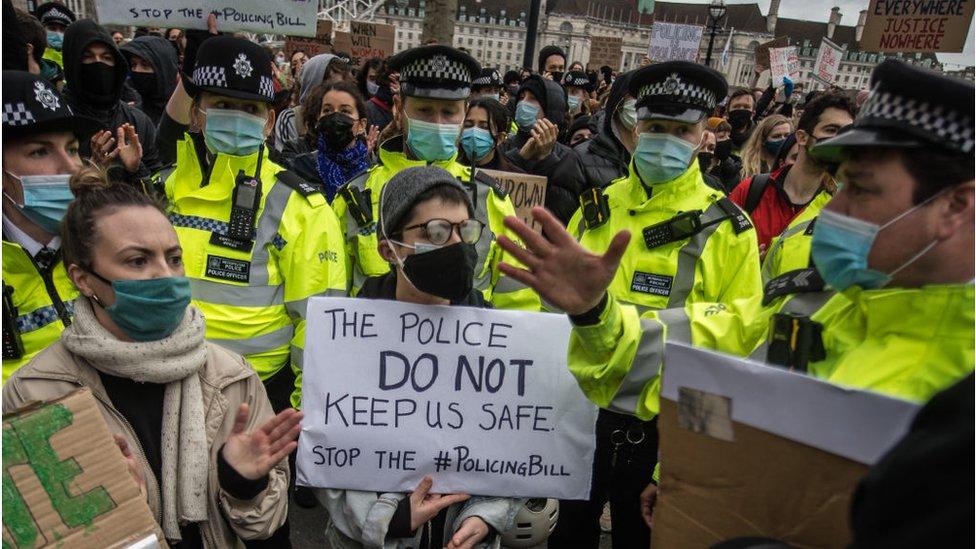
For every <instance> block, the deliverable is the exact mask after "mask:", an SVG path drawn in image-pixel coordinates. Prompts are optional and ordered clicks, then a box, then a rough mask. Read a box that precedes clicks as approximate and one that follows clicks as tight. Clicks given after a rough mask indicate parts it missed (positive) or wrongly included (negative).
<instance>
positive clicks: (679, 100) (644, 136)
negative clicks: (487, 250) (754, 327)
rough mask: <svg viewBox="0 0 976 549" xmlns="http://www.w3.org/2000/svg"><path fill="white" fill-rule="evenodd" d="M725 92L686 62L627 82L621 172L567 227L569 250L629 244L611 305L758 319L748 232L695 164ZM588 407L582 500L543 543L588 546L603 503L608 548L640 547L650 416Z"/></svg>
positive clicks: (651, 69) (592, 194)
mask: <svg viewBox="0 0 976 549" xmlns="http://www.w3.org/2000/svg"><path fill="white" fill-rule="evenodd" d="M726 91H727V86H726V83H725V79H724V78H723V77H722V76H721V75H720V74H719V73H718V72H716V71H714V70H713V69H711V68H708V67H705V66H702V65H698V64H695V63H688V62H684V61H671V62H666V63H659V64H656V65H651V66H648V67H645V68H643V69H640V70H638V71H637V72H635V73H634V74H633V77H632V79H631V81H630V90H629V93H630V95H631V96H632V97H635V98H636V100H637V103H636V107H637V120H638V122H637V125H636V126H635V130H634V131H635V137H636V140H637V146H636V149H635V151H634V154H633V158H632V160H631V163H630V168H629V172H628V174H627V175H626V176H625V177H622V178H620V179H618V180H616V181H614V182H612V183H611V184H610V185H609V186H607V187H606V188H605V189H600V188H593V189H590V190H589V191H588V192H586V193H584V195H583V196H582V205H583V207H582V210H580V211H577V213H576V215H575V216H574V217H573V219H572V220H571V221H570V224H569V227H570V230H571V231H573V232H574V235H573V236H574V237H575V238H576V239H578V240H579V242H580V244H581V245H582V246H583V247H584V248H587V249H590V250H596V251H602V250H604V249H606V248H607V245H608V244H609V243H610V242H611V240H612V239H613V238H614V235H616V234H617V233H618V232H619V231H621V230H630V231H631V232H632V233H634V234H635V235H637V238H634V239H632V240H631V241H630V244H629V245H628V247H627V249H626V252H625V253H624V255H623V259H622V261H621V263H620V266H619V269H617V270H616V272H615V274H614V276H613V279H612V281H611V282H610V284H609V288H608V292H609V294H610V295H611V296H612V297H613V299H614V300H615V301H618V302H622V303H629V304H632V305H636V306H637V310H641V311H647V310H657V309H672V310H676V311H681V310H683V309H684V308H685V307H688V306H690V305H692V304H695V303H699V302H732V301H739V302H741V304H742V306H743V307H745V308H746V309H749V308H750V307H752V306H754V307H755V308H758V304H759V298H760V296H761V292H762V287H761V284H760V277H759V253H758V250H757V248H756V233H755V230H754V229H753V228H752V225H751V224H750V222H749V220H748V218H747V217H746V216H745V215H744V214H743V213H742V212H741V211H740V210H739V209H738V207H736V206H735V205H734V204H733V203H732V202H731V201H730V200H729V199H727V198H726V197H725V195H724V193H722V192H720V191H717V190H715V189H712V188H711V187H709V186H707V185H706V184H705V182H704V180H703V179H702V174H701V171H700V169H699V163H698V161H697V152H698V149H699V148H700V147H701V144H702V142H703V134H704V132H705V124H706V117H707V116H708V114H709V113H711V112H712V110H713V109H714V108H715V105H716V103H717V102H718V101H720V100H721V99H722V98H723V97H725V94H726ZM529 266H530V267H531V265H529ZM557 306H558V305H557ZM598 404H600V405H601V407H602V408H603V409H601V410H600V416H599V417H600V419H599V421H598V422H597V456H596V464H597V465H596V467H595V470H594V473H595V474H594V485H593V487H594V489H593V491H592V492H591V494H592V496H591V497H592V499H591V501H590V502H584V503H580V502H564V503H562V504H561V510H562V511H561V512H562V516H563V520H562V521H560V524H559V525H557V527H556V532H555V533H554V535H553V540H554V542H553V543H554V544H555V545H556V546H560V547H561V546H568V545H571V544H572V543H573V540H580V539H584V540H586V541H585V542H579V543H581V545H582V546H586V547H590V546H593V547H595V546H596V545H597V543H598V536H599V530H598V528H597V524H596V520H597V519H598V518H599V515H600V511H601V510H602V508H603V503H604V501H605V500H606V499H607V497H609V499H610V509H611V515H612V518H613V543H614V547H638V546H640V547H646V546H647V544H648V543H650V540H649V530H648V529H647V527H646V525H644V523H643V521H642V520H641V519H640V513H639V509H638V506H637V502H638V495H639V493H640V489H641V488H643V486H644V485H646V484H647V482H649V481H650V475H651V472H652V470H653V468H654V463H655V462H656V461H657V429H656V424H655V423H653V422H651V421H649V420H651V419H652V418H653V417H654V414H642V415H640V417H639V418H636V417H634V415H635V413H636V412H637V409H636V408H635V405H636V404H638V401H637V400H636V399H633V400H631V401H630V402H624V401H620V402H610V401H605V400H604V401H598ZM574 515H575V516H574Z"/></svg>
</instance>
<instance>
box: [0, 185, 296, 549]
mask: <svg viewBox="0 0 976 549" xmlns="http://www.w3.org/2000/svg"><path fill="white" fill-rule="evenodd" d="M71 190H72V192H73V193H74V195H75V197H76V198H75V200H74V202H72V203H71V205H70V206H69V207H68V211H67V214H66V215H65V218H64V223H63V226H62V229H61V239H62V242H63V250H64V261H65V264H66V265H67V270H68V275H69V276H70V277H71V282H72V283H73V284H74V286H75V287H76V288H78V291H79V292H80V293H81V296H79V297H78V298H77V299H75V301H74V313H75V317H74V321H73V322H72V323H71V325H70V326H68V327H67V328H65V330H64V332H63V333H62V334H61V339H60V340H59V341H57V342H55V343H54V344H52V345H51V346H50V347H48V348H47V349H45V350H44V351H42V352H41V353H40V354H38V355H37V356H36V357H34V359H33V360H32V361H31V362H30V364H28V365H27V366H25V367H23V368H21V369H20V370H18V371H17V373H16V374H15V375H14V376H13V377H12V378H11V379H10V380H9V381H8V382H7V383H6V384H5V385H4V387H3V411H4V412H5V413H6V412H9V411H12V410H14V409H16V408H19V407H21V406H24V405H26V404H28V403H31V402H37V401H47V400H53V399H57V398H60V397H63V396H65V395H67V394H68V393H71V392H72V391H74V390H76V389H78V388H79V387H87V388H89V389H91V392H92V394H93V395H94V396H95V399H96V401H97V402H98V405H99V408H100V414H99V415H100V416H102V417H103V418H104V419H105V420H106V421H107V422H108V426H109V429H110V430H111V431H113V432H114V433H116V434H117V435H118V437H119V438H117V441H118V442H119V444H120V447H121V448H122V450H123V453H125V450H126V448H129V449H131V450H132V452H131V454H134V455H131V454H130V455H129V456H128V460H129V462H130V467H133V466H134V469H135V471H136V473H135V476H136V477H137V478H136V480H137V482H138V483H140V484H142V482H139V481H142V480H143V479H144V485H145V495H146V498H147V500H148V503H149V506H150V508H152V510H153V512H154V514H155V516H156V518H157V520H158V521H159V523H160V526H161V527H162V530H163V533H164V534H165V536H166V539H167V541H168V542H169V543H170V546H173V545H174V544H177V543H178V547H180V548H187V549H202V548H204V547H208V548H209V547H234V546H235V545H238V544H239V543H240V540H256V539H264V538H267V537H269V536H270V535H271V534H272V532H275V530H277V529H278V528H279V527H280V526H281V525H282V524H283V523H284V522H285V520H286V518H287V513H288V499H287V493H288V492H287V488H288V477H289V474H288V461H287V459H286V458H287V456H288V454H290V453H291V452H292V451H293V450H294V449H295V447H296V446H297V442H296V441H295V439H296V438H297V437H298V433H299V430H300V429H301V426H300V424H299V422H300V421H301V419H302V414H301V413H299V412H296V411H295V410H292V409H288V410H285V411H283V412H281V413H280V414H278V415H277V416H276V415H274V413H273V412H272V411H271V405H270V403H269V402H268V398H267V396H265V392H264V387H263V386H262V385H261V381H260V379H259V378H258V376H257V374H256V373H255V372H254V370H252V369H251V367H250V365H249V364H248V363H247V361H245V360H244V359H243V358H242V357H241V356H240V355H238V354H235V353H232V352H230V351H228V350H226V349H224V348H222V347H220V346H218V345H214V344H212V343H208V342H207V341H206V340H205V339H204V332H205V328H206V327H205V323H204V320H203V316H202V315H201V313H200V310H199V309H197V308H196V307H193V306H191V305H190V282H189V280H188V279H187V278H186V277H185V276H184V267H183V249H182V248H181V247H180V242H179V240H178V239H177V235H176V232H175V231H174V230H173V226H172V225H170V223H169V221H168V220H167V219H166V214H165V213H164V212H163V211H162V209H161V208H160V206H159V204H158V203H157V202H156V201H155V200H154V199H153V198H152V197H150V196H149V195H147V194H145V193H144V192H142V191H141V190H137V189H136V188H135V187H133V186H131V185H128V184H125V183H110V182H109V181H108V180H107V179H106V177H105V175H104V173H102V172H99V171H98V170H97V169H94V168H86V169H84V170H82V171H80V172H78V173H77V174H76V175H75V176H73V177H72V179H71ZM113 450H114V448H105V451H113ZM138 477H142V478H138ZM280 546H281V545H277V547H280Z"/></svg>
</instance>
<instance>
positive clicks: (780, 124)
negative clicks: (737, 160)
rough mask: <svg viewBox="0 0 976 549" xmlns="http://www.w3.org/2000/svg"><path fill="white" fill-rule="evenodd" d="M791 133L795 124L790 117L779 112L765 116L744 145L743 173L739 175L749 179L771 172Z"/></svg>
mask: <svg viewBox="0 0 976 549" xmlns="http://www.w3.org/2000/svg"><path fill="white" fill-rule="evenodd" d="M791 133H793V124H792V123H791V122H790V119H789V118H786V117H785V116H782V115H779V114H774V115H770V116H767V117H766V118H763V119H762V121H761V122H760V123H759V125H758V126H756V129H755V130H753V132H752V135H751V136H750V137H749V140H748V141H746V144H745V146H743V147H742V173H741V174H740V175H739V177H741V178H742V179H748V178H750V177H752V176H754V175H757V174H761V173H768V172H771V171H772V170H773V165H774V164H775V162H776V155H777V154H778V153H779V149H780V147H782V146H783V142H784V141H786V137H787V136H788V135H790V134H791Z"/></svg>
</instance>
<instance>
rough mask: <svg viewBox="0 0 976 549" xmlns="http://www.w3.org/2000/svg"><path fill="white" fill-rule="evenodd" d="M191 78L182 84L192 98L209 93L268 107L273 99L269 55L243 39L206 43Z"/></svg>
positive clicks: (232, 38) (272, 81) (233, 38)
mask: <svg viewBox="0 0 976 549" xmlns="http://www.w3.org/2000/svg"><path fill="white" fill-rule="evenodd" d="M190 76H191V79H192V82H189V81H187V82H185V83H184V84H185V85H186V88H187V91H188V92H190V95H193V96H195V95H196V94H197V93H199V92H200V91H208V92H212V93H215V94H218V95H226V96H229V97H236V98H239V99H252V100H257V101H264V102H267V103H273V102H274V99H275V88H274V79H273V76H272V73H271V57H270V55H268V52H267V51H266V50H265V49H264V48H262V47H261V46H259V45H258V44H255V43H253V42H250V41H248V40H244V39H243V38H237V37H235V36H230V35H225V36H217V37H214V38H210V39H209V40H207V41H205V42H204V43H203V44H202V45H201V46H200V50H199V53H198V54H197V63H196V66H195V67H194V69H193V72H192V73H191V75H190Z"/></svg>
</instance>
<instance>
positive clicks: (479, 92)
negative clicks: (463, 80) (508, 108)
mask: <svg viewBox="0 0 976 549" xmlns="http://www.w3.org/2000/svg"><path fill="white" fill-rule="evenodd" d="M502 86H503V84H502V77H501V76H500V75H499V74H498V71H497V70H495V69H492V68H484V69H481V74H479V75H478V77H477V78H475V79H474V80H473V81H471V99H478V98H479V97H490V98H492V99H494V100H495V101H501V99H502V97H501V92H502Z"/></svg>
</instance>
